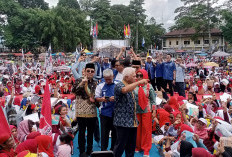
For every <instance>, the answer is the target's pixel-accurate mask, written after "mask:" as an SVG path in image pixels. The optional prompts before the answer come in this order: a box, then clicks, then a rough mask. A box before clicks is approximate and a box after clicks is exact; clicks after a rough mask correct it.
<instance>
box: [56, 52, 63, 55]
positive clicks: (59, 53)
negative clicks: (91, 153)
mask: <svg viewBox="0 0 232 157" xmlns="http://www.w3.org/2000/svg"><path fill="white" fill-rule="evenodd" d="M56 55H57V56H65V54H64V52H58V53H56Z"/></svg>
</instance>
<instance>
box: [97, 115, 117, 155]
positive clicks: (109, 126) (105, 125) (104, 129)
mask: <svg viewBox="0 0 232 157" xmlns="http://www.w3.org/2000/svg"><path fill="white" fill-rule="evenodd" d="M100 118H101V151H106V150H107V148H108V144H109V133H110V131H111V148H110V150H112V151H113V150H114V145H115V142H116V129H115V127H114V125H113V117H107V116H103V115H100Z"/></svg>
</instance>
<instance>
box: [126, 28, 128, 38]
mask: <svg viewBox="0 0 232 157" xmlns="http://www.w3.org/2000/svg"><path fill="white" fill-rule="evenodd" d="M126 38H128V28H127V27H126Z"/></svg>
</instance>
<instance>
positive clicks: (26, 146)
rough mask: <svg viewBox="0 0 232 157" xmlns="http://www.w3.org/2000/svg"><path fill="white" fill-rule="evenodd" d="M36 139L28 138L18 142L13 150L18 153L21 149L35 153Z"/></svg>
mask: <svg viewBox="0 0 232 157" xmlns="http://www.w3.org/2000/svg"><path fill="white" fill-rule="evenodd" d="M37 144H38V143H37V141H36V140H35V139H28V140H26V141H24V142H22V143H20V144H19V145H18V146H17V148H16V150H15V152H16V153H17V154H19V153H20V152H22V151H25V150H29V151H30V152H31V153H37Z"/></svg>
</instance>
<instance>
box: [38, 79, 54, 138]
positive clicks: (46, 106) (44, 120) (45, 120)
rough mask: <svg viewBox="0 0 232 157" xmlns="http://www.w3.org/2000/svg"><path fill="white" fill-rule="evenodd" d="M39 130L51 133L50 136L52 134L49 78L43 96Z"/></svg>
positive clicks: (46, 133)
mask: <svg viewBox="0 0 232 157" xmlns="http://www.w3.org/2000/svg"><path fill="white" fill-rule="evenodd" d="M39 131H40V133H41V134H42V135H49V136H51V135H52V115H51V99H50V92H49V84H48V80H47V81H46V86H45V91H44V96H43V102H42V108H41V117H40V124H39Z"/></svg>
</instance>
